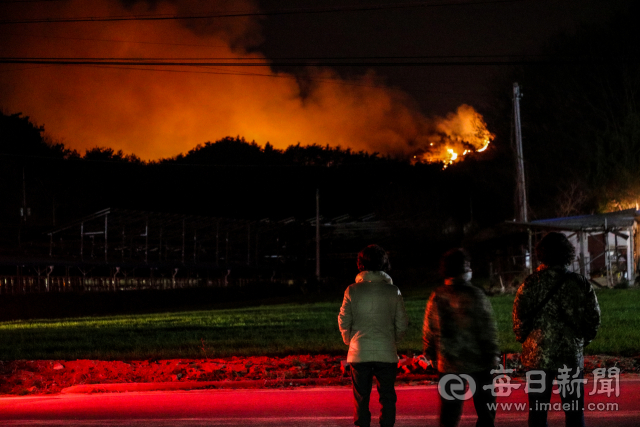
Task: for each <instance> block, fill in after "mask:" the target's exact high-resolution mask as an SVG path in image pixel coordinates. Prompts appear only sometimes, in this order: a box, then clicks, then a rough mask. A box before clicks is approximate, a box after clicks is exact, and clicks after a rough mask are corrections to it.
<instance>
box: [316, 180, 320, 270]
mask: <svg viewBox="0 0 640 427" xmlns="http://www.w3.org/2000/svg"><path fill="white" fill-rule="evenodd" d="M316 279H317V280H320V189H319V188H316Z"/></svg>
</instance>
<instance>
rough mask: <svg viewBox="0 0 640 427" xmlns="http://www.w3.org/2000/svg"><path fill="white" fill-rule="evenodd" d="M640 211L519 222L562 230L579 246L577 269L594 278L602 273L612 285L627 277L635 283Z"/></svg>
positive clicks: (608, 283)
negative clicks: (596, 274)
mask: <svg viewBox="0 0 640 427" xmlns="http://www.w3.org/2000/svg"><path fill="white" fill-rule="evenodd" d="M639 221H640V212H639V211H636V210H635V209H627V210H623V211H618V212H608V213H603V214H595V215H582V216H574V217H566V218H552V219H545V220H539V221H532V222H529V223H519V224H518V225H521V226H525V227H527V229H528V230H529V232H530V233H531V232H532V231H535V230H539V231H559V232H562V233H564V234H565V235H567V237H568V238H569V240H570V241H571V242H572V243H573V245H574V247H575V248H576V255H577V256H576V260H575V261H574V263H573V265H572V266H570V267H571V269H572V270H573V271H579V272H580V274H582V275H584V276H586V277H587V278H591V277H592V275H594V274H595V273H598V274H600V275H601V277H602V278H603V280H604V281H605V283H601V284H604V285H606V286H608V287H612V286H614V285H615V284H616V283H617V282H618V281H620V280H622V279H626V280H628V281H629V282H631V283H633V281H634V280H635V278H636V276H637V275H638V271H639V267H640V266H639V262H640V253H639V251H638V248H639V247H640V246H639V245H640V233H638V222H639Z"/></svg>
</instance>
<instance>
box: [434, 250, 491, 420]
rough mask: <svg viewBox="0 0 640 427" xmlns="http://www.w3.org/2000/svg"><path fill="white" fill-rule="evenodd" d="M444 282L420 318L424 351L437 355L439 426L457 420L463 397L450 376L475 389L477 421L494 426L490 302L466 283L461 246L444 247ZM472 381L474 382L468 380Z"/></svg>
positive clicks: (466, 264)
mask: <svg viewBox="0 0 640 427" xmlns="http://www.w3.org/2000/svg"><path fill="white" fill-rule="evenodd" d="M440 274H441V275H442V277H443V278H444V283H445V284H444V285H443V286H440V287H438V288H437V289H436V290H435V291H434V292H433V293H432V294H431V297H430V298H429V301H428V302H427V308H426V311H425V317H424V326H423V336H422V340H423V344H424V355H425V356H426V357H427V358H429V359H431V360H437V368H438V375H439V377H440V381H439V382H438V391H439V392H440V426H441V427H455V426H457V425H458V424H459V422H460V417H461V416H462V408H463V403H464V401H463V400H461V399H460V398H459V397H455V396H454V395H453V393H452V391H453V390H452V384H457V385H459V383H457V382H452V381H451V380H450V378H451V377H452V376H453V377H456V378H457V379H458V381H463V382H464V383H467V382H468V383H469V389H474V390H475V392H472V393H473V404H474V407H475V409H476V414H477V415H478V420H477V422H476V426H478V427H493V426H494V419H495V415H496V411H495V409H494V408H495V396H493V393H492V391H493V388H492V387H491V386H492V384H493V377H492V372H491V370H492V368H493V367H495V365H496V364H497V361H498V356H499V348H498V335H497V327H496V322H495V319H494V317H493V309H492V308H491V303H490V302H489V299H488V298H487V297H486V295H485V294H484V292H483V291H482V290H480V289H479V288H476V287H475V286H473V285H472V284H471V282H469V280H471V264H470V260H469V257H468V254H467V253H466V251H464V250H463V249H453V250H450V251H448V252H447V253H446V254H444V256H443V257H442V259H441V261H440ZM472 383H473V384H472Z"/></svg>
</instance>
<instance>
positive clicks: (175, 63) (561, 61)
mask: <svg viewBox="0 0 640 427" xmlns="http://www.w3.org/2000/svg"><path fill="white" fill-rule="evenodd" d="M218 61H219V60H218ZM262 61H263V62H244V61H237V60H236V61H234V62H210V60H200V61H192V60H179V59H178V60H175V59H172V60H142V59H133V58H121V59H103V58H79V59H39V58H0V64H53V65H125V66H126V65H138V66H139V65H144V66H172V67H442V66H446V67H460V66H505V65H508V66H512V65H586V64H590V65H593V64H604V65H611V64H614V63H620V62H629V61H633V60H632V59H629V60H613V59H595V58H586V59H583V58H571V59H566V58H552V59H545V60H530V59H520V60H511V59H504V60H485V61H482V60H459V61H450V60H447V61H434V60H432V59H431V60H429V59H428V60H422V59H421V58H411V57H407V58H406V59H405V58H397V60H394V61H390V60H380V61H375V60H371V59H369V60H367V61H353V60H349V61H336V60H323V61H320V60H312V61H301V60H299V59H296V60H295V61H293V60H291V61H282V60H275V61H269V62H267V60H264V59H262Z"/></svg>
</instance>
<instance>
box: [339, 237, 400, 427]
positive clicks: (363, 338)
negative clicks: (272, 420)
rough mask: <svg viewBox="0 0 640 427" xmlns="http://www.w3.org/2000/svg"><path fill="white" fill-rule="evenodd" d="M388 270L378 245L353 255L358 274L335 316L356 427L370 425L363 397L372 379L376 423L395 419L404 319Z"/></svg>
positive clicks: (385, 424) (387, 425) (368, 392)
mask: <svg viewBox="0 0 640 427" xmlns="http://www.w3.org/2000/svg"><path fill="white" fill-rule="evenodd" d="M390 267H391V266H390V264H389V257H388V255H387V253H386V252H385V250H384V249H382V248H381V247H380V246H378V245H369V246H367V247H366V248H364V249H363V250H362V251H361V252H360V253H359V254H358V270H359V271H360V273H358V275H357V276H356V281H355V283H354V284H352V285H350V286H349V287H348V288H347V289H346V291H345V293H344V299H343V301H342V307H341V308H340V314H339V315H338V325H339V327H340V333H341V334H342V340H343V341H344V343H345V344H346V345H348V346H349V353H348V355H347V363H349V365H350V367H351V379H352V381H353V396H354V399H355V408H354V424H355V425H356V426H360V427H369V426H370V424H371V412H370V411H369V398H370V395H371V387H372V384H373V378H374V377H375V378H376V382H377V389H378V394H379V396H380V404H381V405H382V410H381V412H380V425H381V426H382V427H392V426H393V425H394V424H395V420H396V401H397V397H396V391H395V385H394V383H395V379H396V373H397V369H398V353H397V348H396V344H397V343H398V342H400V340H401V339H402V337H403V336H404V334H405V333H406V331H407V328H408V324H409V321H408V318H407V314H406V311H405V308H404V301H403V299H402V295H401V293H400V290H399V289H398V288H397V287H396V286H395V285H394V284H393V280H392V279H391V277H390V276H389V275H388V274H387V273H388V272H389V269H390Z"/></svg>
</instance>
